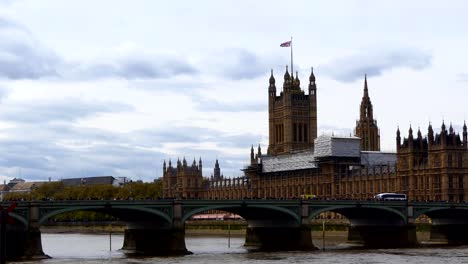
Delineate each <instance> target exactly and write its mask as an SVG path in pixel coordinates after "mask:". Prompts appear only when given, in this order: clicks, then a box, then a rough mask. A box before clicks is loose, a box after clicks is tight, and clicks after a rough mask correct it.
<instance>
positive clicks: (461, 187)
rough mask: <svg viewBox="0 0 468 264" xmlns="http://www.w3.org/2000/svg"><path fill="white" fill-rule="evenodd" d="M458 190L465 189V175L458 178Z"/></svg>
mask: <svg viewBox="0 0 468 264" xmlns="http://www.w3.org/2000/svg"><path fill="white" fill-rule="evenodd" d="M458 189H463V175H459V176H458Z"/></svg>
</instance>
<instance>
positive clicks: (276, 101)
mask: <svg viewBox="0 0 468 264" xmlns="http://www.w3.org/2000/svg"><path fill="white" fill-rule="evenodd" d="M306 86H307V93H306V92H305V91H304V89H302V88H301V82H300V80H299V78H298V75H297V72H296V76H294V75H293V74H290V73H289V72H288V68H287V67H286V72H285V74H284V78H283V84H282V88H281V89H278V90H280V91H277V87H276V79H275V77H274V76H273V71H272V72H271V76H270V78H269V85H268V89H267V92H268V123H269V145H268V149H267V151H266V152H265V153H264V152H262V149H261V148H260V146H258V148H257V149H256V150H255V149H254V147H253V146H252V148H251V150H250V163H249V164H247V165H246V166H245V167H244V168H243V171H244V176H243V177H238V178H225V177H223V176H222V174H221V170H220V166H219V162H218V160H216V164H215V167H214V171H213V174H212V175H211V177H210V178H204V177H203V175H202V161H201V159H200V160H199V161H198V163H197V162H196V161H195V160H194V161H193V163H192V164H191V165H188V164H187V161H186V160H185V159H183V160H182V161H180V160H178V161H177V164H174V165H172V164H171V161H169V163H168V164H166V162H165V161H164V164H163V188H164V196H165V197H178V198H204V199H242V198H284V199H288V198H299V197H301V196H303V195H314V196H316V197H317V198H319V199H369V198H373V197H374V195H375V194H377V193H383V192H398V193H405V194H406V195H407V196H408V199H409V200H437V201H441V200H444V201H455V202H457V201H458V202H459V201H466V200H468V159H467V158H468V157H467V153H468V139H467V126H466V124H464V125H463V131H462V135H461V136H460V134H459V133H457V132H456V131H454V129H453V127H452V125H451V124H450V126H449V127H448V128H447V127H446V125H445V123H444V122H442V124H441V129H440V133H435V132H434V130H433V127H432V124H429V125H428V128H427V134H426V135H425V136H423V133H422V132H421V131H420V130H419V129H418V131H417V132H413V129H412V128H411V127H410V129H409V131H408V133H407V135H406V136H403V137H402V135H401V134H402V132H400V130H399V129H398V128H397V130H396V136H395V144H396V153H394V152H381V151H380V133H379V128H378V125H377V120H375V119H374V116H373V113H374V109H373V105H372V102H371V99H370V95H369V87H368V84H367V77H366V76H365V77H364V87H363V95H362V100H361V105H360V107H359V119H358V120H357V121H356V127H355V130H354V136H349V137H337V136H326V135H321V136H318V137H317V84H316V79H315V75H314V72H313V69H312V70H311V73H310V76H309V80H308V83H307V85H306ZM278 92H279V96H278ZM465 187H466V188H465Z"/></svg>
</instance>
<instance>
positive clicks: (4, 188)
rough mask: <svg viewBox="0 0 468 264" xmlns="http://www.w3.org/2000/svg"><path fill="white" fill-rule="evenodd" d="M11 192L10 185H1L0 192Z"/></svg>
mask: <svg viewBox="0 0 468 264" xmlns="http://www.w3.org/2000/svg"><path fill="white" fill-rule="evenodd" d="M9 190H10V187H9V186H8V184H0V192H8V191H9Z"/></svg>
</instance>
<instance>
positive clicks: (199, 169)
mask: <svg viewBox="0 0 468 264" xmlns="http://www.w3.org/2000/svg"><path fill="white" fill-rule="evenodd" d="M202 168H203V165H202V160H201V157H199V158H198V171H199V172H200V175H203V174H202V172H203V170H202Z"/></svg>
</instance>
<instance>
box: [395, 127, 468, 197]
mask: <svg viewBox="0 0 468 264" xmlns="http://www.w3.org/2000/svg"><path fill="white" fill-rule="evenodd" d="M396 141H397V142H396V144H397V155H398V162H397V174H398V178H399V181H400V186H401V189H400V191H401V192H403V193H407V194H408V195H409V197H411V198H412V199H415V200H447V201H466V200H467V199H468V196H467V195H468V188H467V187H468V182H467V180H468V179H467V175H468V164H467V161H468V160H467V158H468V157H467V151H468V144H467V127H466V124H464V125H463V136H462V139H460V135H459V134H456V133H455V131H454V130H453V127H452V125H450V128H449V130H448V131H447V130H446V127H445V124H444V123H442V127H441V131H440V133H439V134H437V133H436V134H434V130H433V129H432V125H429V127H428V134H427V137H424V138H423V137H422V134H421V131H419V130H418V133H417V137H416V138H414V137H413V129H412V128H411V127H410V129H409V132H408V138H403V142H402V141H401V137H400V130H399V129H398V130H397V137H396Z"/></svg>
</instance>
